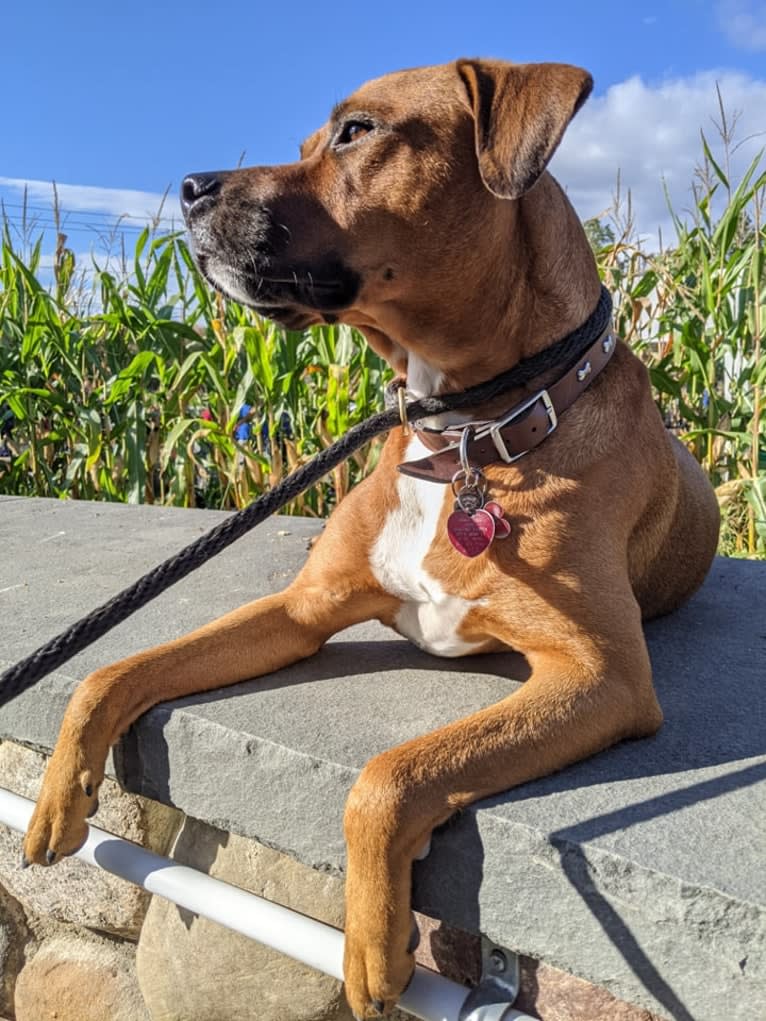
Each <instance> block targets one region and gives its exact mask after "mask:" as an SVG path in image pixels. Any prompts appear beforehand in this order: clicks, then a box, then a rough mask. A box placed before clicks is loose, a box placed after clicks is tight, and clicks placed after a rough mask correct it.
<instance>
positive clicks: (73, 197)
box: [0, 177, 181, 224]
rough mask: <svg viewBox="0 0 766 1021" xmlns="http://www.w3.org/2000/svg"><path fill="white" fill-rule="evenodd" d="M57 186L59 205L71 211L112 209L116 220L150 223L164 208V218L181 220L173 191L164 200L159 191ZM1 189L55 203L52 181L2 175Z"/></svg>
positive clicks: (49, 204)
mask: <svg viewBox="0 0 766 1021" xmlns="http://www.w3.org/2000/svg"><path fill="white" fill-rule="evenodd" d="M55 188H56V192H57V193H58V200H59V205H60V206H61V208H62V209H64V210H66V211H67V212H83V213H88V212H93V213H108V214H109V215H110V216H113V217H114V219H115V220H116V219H118V218H120V217H129V218H131V221H132V220H141V221H143V222H146V223H148V222H150V221H151V220H152V219H153V218H154V217H155V216H157V215H158V213H160V211H161V215H162V216H163V218H168V219H175V220H176V222H177V223H179V224H180V223H181V207H180V205H179V202H178V198H177V197H176V196H175V195H174V194H172V193H170V194H168V195H167V197H166V198H165V200H164V204H163V196H162V195H160V194H159V193H157V192H149V191H134V190H131V189H128V188H98V187H94V186H92V185H84V184H59V183H58V182H56V186H55ZM0 189H8V190H9V191H10V192H12V193H13V194H15V195H16V196H17V197H19V198H20V197H21V196H22V195H23V194H24V191H25V190H26V193H27V198H28V201H29V203H30V204H37V203H42V204H43V205H45V207H46V209H51V208H52V206H53V200H54V186H53V183H52V182H51V181H26V180H23V179H20V178H15V177H0Z"/></svg>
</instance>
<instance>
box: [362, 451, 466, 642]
mask: <svg viewBox="0 0 766 1021" xmlns="http://www.w3.org/2000/svg"><path fill="white" fill-rule="evenodd" d="M427 453H428V451H427V450H426V448H425V447H424V446H423V445H422V444H421V442H420V440H419V439H418V438H417V437H413V439H412V440H411V442H410V444H409V447H408V449H407V454H406V456H407V459H408V460H411V459H414V458H417V457H424V456H425V455H426V454H427ZM397 488H398V496H399V506H398V507H396V509H394V510H392V511H390V512H389V513H388V515H387V516H386V518H385V521H384V524H383V529H382V531H381V533H380V536H379V538H378V540H377V541H376V543H375V545H374V546H373V548H372V550H371V552H370V565H371V567H372V572H373V574H374V576H375V578H376V580H377V581H378V583H379V584H380V585H381V586H382V587H383V588H384V589H385V590H386V591H387V592H390V593H391V595H393V596H396V597H397V598H398V599H401V600H402V606H401V609H400V610H399V612H398V614H397V616H396V621H395V624H396V629H397V631H399V633H400V634H403V635H405V636H406V637H407V638H409V639H410V640H411V641H413V642H414V643H415V644H416V645H418V646H420V648H422V649H425V650H426V651H427V652H431V653H434V654H435V655H437V656H464V655H466V654H467V653H470V652H472V651H474V650H475V649H476V648H478V646H477V645H475V644H473V643H471V642H466V641H465V640H464V639H463V638H461V637H460V634H459V629H460V624H461V622H462V620H463V618H464V617H465V615H466V614H467V613H468V611H469V610H470V609H471V607H472V606H475V605H476V602H475V601H473V600H469V599H463V598H462V597H461V596H456V595H449V594H448V593H447V592H445V591H444V588H443V587H442V585H441V584H440V582H439V581H438V580H437V579H436V578H434V577H433V576H432V575H430V574H429V573H428V571H426V570H425V568H424V567H423V561H424V560H425V558H426V555H427V553H428V551H429V549H430V548H431V544H432V543H433V541H434V538H435V536H436V530H437V527H438V523H439V517H440V515H441V510H442V506H443V504H444V500H445V496H446V494H445V488H444V486H442V485H440V484H437V483H433V482H425V481H422V480H420V479H413V478H410V477H409V476H407V475H399V476H398V479H397Z"/></svg>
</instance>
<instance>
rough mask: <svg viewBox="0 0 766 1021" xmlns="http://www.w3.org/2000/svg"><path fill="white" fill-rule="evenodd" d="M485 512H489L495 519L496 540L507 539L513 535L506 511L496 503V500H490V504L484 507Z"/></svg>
mask: <svg viewBox="0 0 766 1021" xmlns="http://www.w3.org/2000/svg"><path fill="white" fill-rule="evenodd" d="M484 510H485V511H489V513H490V514H491V515H492V517H493V518H494V519H495V538H496V539H507V538H508V536H509V535H510V534H511V523H510V521H509V520H508V519H507V518H506V516H505V511H504V510H503V508H502V507H501V506H500V504H499V503H496V502H495V501H494V500H490V502H489V503H487V504H485V505H484Z"/></svg>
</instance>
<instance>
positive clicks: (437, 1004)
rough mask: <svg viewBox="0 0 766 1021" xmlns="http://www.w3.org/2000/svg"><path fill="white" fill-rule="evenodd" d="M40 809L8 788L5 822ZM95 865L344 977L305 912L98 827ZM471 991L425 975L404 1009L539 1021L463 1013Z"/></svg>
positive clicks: (490, 1012)
mask: <svg viewBox="0 0 766 1021" xmlns="http://www.w3.org/2000/svg"><path fill="white" fill-rule="evenodd" d="M34 807H35V806H34V802H33V801H30V800H29V799H28V798H22V797H20V796H19V795H18V794H13V793H12V792H11V791H7V790H5V789H3V788H0V823H3V824H4V825H6V826H10V827H11V828H12V829H14V830H18V831H19V832H21V833H24V832H25V831H26V829H27V826H28V824H29V820H30V818H31V816H32V811H33V810H34ZM75 857H77V858H81V859H82V860H83V861H86V862H88V864H90V865H95V866H97V867H98V868H102V869H104V870H105V871H106V872H111V873H113V874H114V875H116V876H120V877H121V878H122V879H127V880H128V881H129V882H131V883H135V884H136V885H137V886H141V887H143V889H144V890H148V891H149V892H150V893H154V894H158V895H159V896H160V897H165V898H166V899H167V900H170V901H172V902H173V903H174V904H178V905H179V906H180V907H183V908H187V909H188V910H189V911H193V912H195V914H198V915H202V916H203V917H204V918H209V919H210V920H211V921H213V922H218V923H219V924H220V925H224V926H226V927H227V928H229V929H233V930H234V931H235V932H241V933H242V934H243V935H245V936H249V937H250V938H251V939H254V940H257V941H258V942H259V943H264V944H266V946H269V947H272V948H273V949H274V950H278V951H279V952H280V953H283V954H286V955H287V956H288V957H292V958H294V959H295V960H297V961H301V962H302V963H303V964H307V965H308V966H309V967H311V968H315V969H317V970H318V971H323V972H325V974H327V975H332V976H333V977H334V978H337V979H341V980H342V978H343V933H342V932H341V931H340V930H339V929H333V928H332V926H330V925H325V924H324V923H323V922H318V921H316V920H315V919H313V918H308V917H306V915H302V914H300V913H299V912H297V911H291V910H290V909H289V908H285V907H282V906H281V905H280V904H273V903H272V902H271V901H268V900H265V899H264V898H263V897H258V896H257V895H256V894H254V893H248V892H247V891H246V890H240V889H239V888H238V887H236V886H232V885H231V884H229V883H224V882H222V881H221V880H220V879H214V878H213V877H212V876H208V875H205V873H204V872H199V871H198V870H197V869H192V868H189V867H188V866H187V865H177V864H176V863H175V862H174V861H171V859H170V858H163V857H162V856H161V855H159V854H154V853H153V852H152V851H147V850H146V849H145V848H143V847H140V846H139V845H138V844H134V843H132V842H131V841H129V840H124V839H123V838H122V837H116V836H114V835H113V834H111V833H107V832H106V831H105V830H101V829H99V828H98V827H97V826H90V827H89V834H88V839H87V840H86V841H85V843H84V844H83V846H82V847H81V848H80V850H79V851H78V852H77V854H76V855H75ZM468 994H469V990H468V989H466V988H465V987H464V986H461V985H459V984H458V983H457V982H452V981H451V980H450V979H447V978H444V977H443V976H442V975H438V974H436V973H435V972H432V971H428V970H427V969H426V968H421V967H420V966H419V965H418V967H417V968H416V969H415V974H414V976H413V979H412V981H411V983H410V984H409V986H408V987H407V989H406V991H405V992H404V993H403V994H402V997H401V999H400V1001H399V1006H400V1007H401V1008H402V1010H405V1011H407V1012H408V1013H410V1014H413V1015H414V1016H415V1017H417V1018H421V1021H534V1019H533V1018H531V1017H529V1015H528V1014H523V1013H521V1012H520V1011H517V1010H514V1009H513V1007H511V1006H510V1004H509V1005H507V1006H506V1007H505V1008H503V1009H502V1012H501V1013H498V1007H497V1005H496V1004H495V1005H491V1006H489V1007H483V1006H481V1007H475V1008H473V1009H472V1010H470V1012H469V1013H466V1011H465V1010H464V1009H463V1008H464V1004H465V1001H466V998H467V996H468Z"/></svg>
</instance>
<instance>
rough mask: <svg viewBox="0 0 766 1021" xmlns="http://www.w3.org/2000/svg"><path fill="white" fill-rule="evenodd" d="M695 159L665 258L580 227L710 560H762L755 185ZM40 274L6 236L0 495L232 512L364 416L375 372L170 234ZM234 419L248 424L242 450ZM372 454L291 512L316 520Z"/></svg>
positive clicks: (760, 309)
mask: <svg viewBox="0 0 766 1021" xmlns="http://www.w3.org/2000/svg"><path fill="white" fill-rule="evenodd" d="M703 148H704V162H703V166H702V173H701V174H700V175H699V177H698V181H697V184H696V188H695V195H696V210H695V214H694V219H693V222H692V223H691V224H686V223H682V222H681V221H680V220H677V221H676V230H677V240H676V242H675V244H674V245H673V246H672V247H668V248H664V249H663V250H661V251H660V252H659V253H651V252H648V251H647V250H646V249H645V247H644V246H642V244H641V243H640V242H639V241H637V240H636V239H635V237H634V234H633V230H632V228H631V225H630V223H629V222H628V224H627V225H626V224H625V223H624V222H623V223H620V222H619V219H617V220H615V223H614V226H613V225H610V224H607V223H602V222H601V221H599V220H594V221H589V223H588V224H586V229H587V230H588V234H589V237H590V239H591V243H592V245H593V247H594V250H595V252H596V256H597V259H598V263H599V266H600V269H601V272H602V275H603V278H604V280H605V283H606V284H607V286H608V287H609V289H610V290H611V292H612V294H613V296H614V297H615V304H616V325H617V328H618V332H619V333H620V334H621V335H622V336H623V337H624V338H625V339H626V340H627V341H628V342H629V343H630V344H631V345H632V346H633V347H634V349H635V350H636V351H637V352H638V353H639V355H640V356H641V357H642V358H643V359H644V361H645V362H646V363H647V364H648V365H649V367H650V371H651V375H652V381H653V384H654V387H655V390H656V395H657V401H658V404H659V407H660V410H661V412H662V414H663V416H664V417H665V420H666V422H667V424H668V425H669V426H670V427H671V428H673V429H674V430H675V431H676V432H677V433H678V434H679V435H680V436H681V438H682V439H683V440H684V442H686V443H687V444H688V445H689V446H690V448H691V449H692V450H693V451H694V453H695V454H696V456H697V457H698V458H699V460H700V462H701V463H702V464H703V466H704V468H705V470H706V471H707V473H708V475H709V476H710V478H711V481H712V482H713V484H714V485H715V486H716V488H717V491H718V493H719V497H720V500H721V504H722V508H723V510H724V520H725V527H724V533H723V537H722V551H723V552H726V553H730V554H737V555H750V556H753V555H755V556H766V413H765V412H764V401H763V397H762V393H763V385H764V382H765V381H766V356H765V355H764V351H763V326H764V319H765V318H766V271H765V270H764V243H765V242H766V224H765V223H764V212H765V210H764V198H765V196H766V171H764V170H763V169H762V164H761V160H760V158H759V159H756V160H755V161H754V162H753V164H752V165H751V166H750V168H749V169H748V170H747V172H746V173H745V175H744V176H743V177H742V179H741V180H740V181H738V182H737V183H734V182H732V181H731V180H730V175H729V172H728V168H727V165H726V163H725V162H724V166H723V167H722V166H721V165H719V163H718V162H716V160H715V159H714V158H713V155H712V153H711V151H710V149H709V147H708V145H707V143H706V142H705V141H704V139H703ZM722 162H723V161H722ZM714 211H715V212H714ZM628 219H629V218H628ZM52 272H53V277H52V279H53V282H52V285H51V286H46V284H44V283H43V280H44V279H45V273H44V272H43V271H42V269H41V245H40V241H39V240H38V241H37V243H36V244H32V245H22V244H19V243H18V242H15V241H14V239H13V238H12V236H11V231H10V228H9V225H8V224H7V223H6V224H5V228H4V232H3V239H2V251H1V261H0V493H13V494H22V495H40V496H54V497H62V498H67V497H71V498H79V499H96V500H124V501H130V502H144V501H146V502H155V503H163V504H173V505H179V506H195V505H201V506H208V507H221V508H229V507H241V506H243V505H244V504H246V503H248V502H249V501H251V500H252V499H253V498H254V497H255V496H257V495H258V494H259V493H260V492H261V491H262V490H263V489H264V488H265V487H268V486H270V485H272V484H273V483H274V482H275V481H277V480H278V479H280V478H281V477H282V475H283V474H284V473H285V472H287V471H289V470H291V469H292V468H293V467H295V466H296V465H298V464H300V463H302V462H303V461H305V460H306V459H307V458H309V457H310V456H311V455H312V454H313V453H315V452H316V451H317V450H319V449H321V448H322V447H324V446H326V445H327V444H329V443H331V442H333V441H334V440H335V439H336V438H338V437H339V436H340V435H342V434H343V433H344V431H345V430H346V429H347V428H348V427H349V426H350V425H352V424H354V423H355V422H357V421H360V420H361V419H363V418H365V417H366V416H367V415H369V414H371V413H372V412H373V411H375V410H378V409H379V407H380V406H381V402H382V389H383V384H384V382H385V380H386V379H387V371H388V370H387V369H386V368H385V366H384V365H383V364H382V363H381V362H380V360H379V359H378V358H377V357H376V356H375V355H374V354H373V353H372V352H371V351H370V350H369V349H368V348H367V347H366V345H365V344H364V342H363V341H362V339H361V337H359V336H357V335H356V334H355V333H354V332H353V331H352V330H350V329H348V328H346V327H342V326H339V327H335V326H333V327H324V328H318V327H316V328H311V329H309V330H307V331H305V332H304V333H291V332H288V331H284V330H282V329H280V328H279V327H276V326H274V325H272V324H270V323H268V322H266V321H264V320H261V319H259V318H258V317H257V316H255V315H253V314H252V313H251V312H249V311H248V310H247V309H244V308H243V307H241V306H239V305H237V304H235V303H233V302H229V301H224V300H223V299H222V298H221V296H220V295H218V294H216V293H215V292H213V291H211V290H210V289H209V288H208V287H207V285H206V284H205V283H204V281H203V280H202V279H201V277H200V275H199V273H198V272H197V270H196V268H195V266H194V264H193V262H192V260H191V257H190V255H189V252H188V249H187V248H186V245H185V243H184V241H183V240H182V238H181V237H179V236H177V235H164V236H157V235H155V234H153V233H151V232H149V231H145V232H144V233H143V234H141V236H140V237H139V239H138V241H137V244H136V247H135V251H134V253H133V255H132V258H131V260H130V264H129V265H125V264H124V261H123V265H122V269H121V271H120V272H115V271H114V268H113V263H112V262H109V263H107V264H106V266H105V267H104V266H101V267H100V266H98V265H95V264H94V266H93V268H92V271H89V273H88V274H87V276H83V275H82V274H81V272H80V268H79V267H76V266H75V264H74V258H73V256H72V254H71V253H70V252H69V251H68V250H67V249H66V248H65V247H64V242H63V241H60V244H59V250H58V251H57V253H56V257H55V259H54V264H53V271H52ZM243 404H250V405H252V406H253V407H254V408H255V409H256V412H255V414H254V417H253V419H252V422H251V426H252V437H251V439H250V440H249V441H245V442H241V441H237V440H236V439H235V438H234V430H235V427H236V425H237V419H238V415H239V411H240V408H241V407H242V405H243ZM3 422H5V424H6V428H5V433H4V434H3V429H4V425H3ZM11 424H12V428H11V430H10V434H9V433H8V429H7V426H9V425H11ZM378 450H379V444H373V445H372V446H371V448H370V449H369V450H367V451H366V452H365V453H364V454H363V455H358V456H357V457H356V458H355V459H354V460H353V461H352V462H350V463H349V464H347V465H345V466H343V467H342V468H340V469H337V470H336V471H335V472H334V473H333V476H332V478H331V479H329V480H327V481H326V482H325V483H324V484H323V485H322V486H319V487H317V488H316V489H315V490H314V491H312V492H310V493H307V494H305V495H304V496H303V497H301V498H299V499H298V500H296V501H295V502H294V504H292V505H291V506H290V508H288V510H289V511H291V512H293V513H301V514H317V515H324V514H326V513H327V512H328V511H329V510H330V509H331V506H332V504H333V503H334V502H335V501H336V500H338V499H341V498H342V497H343V495H344V494H345V493H346V492H347V490H348V487H349V485H351V484H352V483H353V481H354V480H355V479H356V478H358V477H359V476H360V475H361V474H362V473H364V472H365V471H367V470H369V468H370V467H371V466H372V464H373V463H374V460H375V458H376V456H377V452H378Z"/></svg>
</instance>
